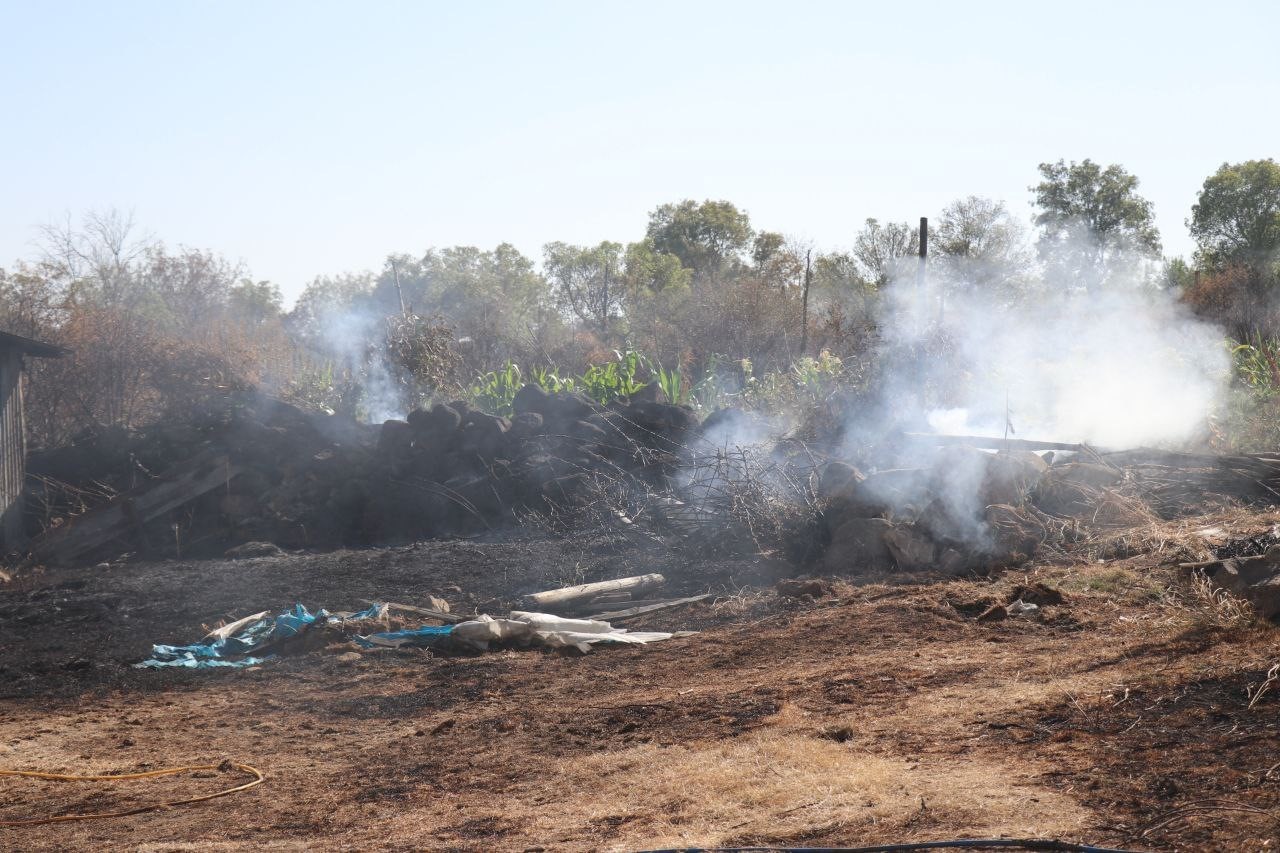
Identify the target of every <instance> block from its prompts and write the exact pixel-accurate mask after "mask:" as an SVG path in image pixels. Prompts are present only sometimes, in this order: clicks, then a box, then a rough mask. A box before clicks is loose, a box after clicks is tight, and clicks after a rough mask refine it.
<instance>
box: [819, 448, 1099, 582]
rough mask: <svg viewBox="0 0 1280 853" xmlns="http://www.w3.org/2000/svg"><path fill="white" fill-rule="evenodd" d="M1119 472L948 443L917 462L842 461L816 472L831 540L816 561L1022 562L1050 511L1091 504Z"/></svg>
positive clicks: (864, 566) (829, 567) (928, 565)
mask: <svg viewBox="0 0 1280 853" xmlns="http://www.w3.org/2000/svg"><path fill="white" fill-rule="evenodd" d="M1123 479H1124V473H1123V471H1121V470H1119V469H1117V468H1113V467H1110V466H1107V465H1101V464H1094V463H1089V462H1065V463H1060V464H1058V465H1056V466H1052V467H1051V466H1050V464H1049V462H1048V461H1046V459H1045V458H1044V457H1042V456H1041V455H1039V454H1036V453H1032V452H1029V451H1011V452H1006V451H1001V452H999V453H986V452H983V451H981V450H976V449H974V448H969V447H963V446H959V447H948V448H943V449H939V450H936V451H930V452H927V453H924V454H923V455H922V456H921V457H920V462H919V463H918V464H917V465H916V466H914V467H901V468H886V469H881V470H877V471H876V472H875V473H872V474H870V475H866V476H864V475H863V474H862V473H861V472H860V471H859V470H858V469H856V468H854V467H853V466H852V465H849V464H847V463H844V462H828V463H826V464H825V465H824V466H823V467H822V468H821V469H820V470H819V472H818V482H817V493H818V498H819V500H820V502H821V506H822V513H823V518H824V522H825V537H826V540H827V548H826V550H825V553H824V554H823V556H822V559H821V561H820V562H821V566H820V568H821V570H822V571H824V572H828V573H842V572H848V571H855V570H856V571H867V570H871V571H874V570H877V569H879V570H888V569H891V568H896V569H899V570H904V571H917V570H923V569H938V570H941V571H945V572H954V573H959V572H964V571H968V570H971V569H973V568H976V567H978V566H980V565H981V566H991V565H1000V564H1007V563H1012V562H1016V561H1019V560H1021V559H1024V558H1026V557H1028V556H1030V555H1031V554H1032V553H1034V552H1035V550H1036V549H1037V548H1038V547H1039V546H1040V545H1041V544H1043V542H1044V540H1045V538H1046V537H1047V535H1048V530H1047V528H1046V525H1045V523H1044V522H1045V519H1046V518H1050V519H1052V518H1063V517H1072V516H1078V515H1080V514H1081V513H1085V512H1093V511H1096V510H1097V508H1098V506H1099V496H1100V495H1105V494H1106V493H1107V492H1106V490H1107V489H1108V488H1110V487H1114V486H1116V485H1118V484H1119V483H1120V482H1121V481H1122V480H1123Z"/></svg>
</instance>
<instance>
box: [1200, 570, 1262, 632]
mask: <svg viewBox="0 0 1280 853" xmlns="http://www.w3.org/2000/svg"><path fill="white" fill-rule="evenodd" d="M1183 603H1184V605H1185V606H1186V607H1187V609H1189V610H1190V611H1191V612H1192V614H1193V616H1194V618H1195V621H1196V622H1197V623H1199V624H1200V625H1202V626H1205V627H1213V628H1217V629H1220V630H1229V629H1238V628H1247V627H1248V626H1250V625H1252V624H1254V623H1256V622H1257V618H1258V617H1257V613H1255V612H1254V609H1253V606H1252V605H1251V604H1249V602H1247V601H1245V600H1244V599H1243V598H1240V597H1238V596H1235V595H1232V594H1231V593H1230V592H1228V591H1227V590H1225V589H1222V588H1221V587H1218V586H1217V585H1216V584H1214V583H1213V581H1211V580H1210V579H1209V577H1208V576H1207V575H1205V573H1204V572H1195V573H1194V574H1193V575H1192V576H1191V582H1190V584H1188V588H1187V594H1186V597H1185V599H1184V601H1183Z"/></svg>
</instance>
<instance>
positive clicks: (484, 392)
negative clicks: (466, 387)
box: [470, 361, 524, 416]
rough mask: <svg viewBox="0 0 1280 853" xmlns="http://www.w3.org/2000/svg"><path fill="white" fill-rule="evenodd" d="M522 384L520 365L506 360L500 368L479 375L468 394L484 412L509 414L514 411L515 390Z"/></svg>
mask: <svg viewBox="0 0 1280 853" xmlns="http://www.w3.org/2000/svg"><path fill="white" fill-rule="evenodd" d="M523 385H524V382H523V381H522V380H521V374H520V367H519V366H518V365H516V364H515V362H511V361H508V362H507V364H506V366H505V367H503V368H502V369H501V370H491V371H489V372H488V373H486V374H484V375H483V376H481V377H479V378H478V379H477V380H476V381H475V383H473V384H472V386H471V388H470V396H471V399H472V400H473V401H474V402H475V404H476V406H478V407H479V408H481V409H483V410H484V411H486V412H489V413H491V414H495V415H504V416H505V415H510V414H512V413H513V412H514V411H515V407H514V403H515V399H516V392H517V391H519V390H520V388H521V387H522V386H523Z"/></svg>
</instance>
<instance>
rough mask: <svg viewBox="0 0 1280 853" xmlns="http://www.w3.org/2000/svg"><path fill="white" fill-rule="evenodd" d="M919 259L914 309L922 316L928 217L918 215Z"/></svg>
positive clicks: (926, 261)
mask: <svg viewBox="0 0 1280 853" xmlns="http://www.w3.org/2000/svg"><path fill="white" fill-rule="evenodd" d="M919 243H920V261H919V263H918V264H917V265H916V309H917V312H918V314H919V316H920V317H922V318H923V316H924V311H923V309H924V270H925V264H926V263H928V258H929V217H927V216H921V217H920V239H919Z"/></svg>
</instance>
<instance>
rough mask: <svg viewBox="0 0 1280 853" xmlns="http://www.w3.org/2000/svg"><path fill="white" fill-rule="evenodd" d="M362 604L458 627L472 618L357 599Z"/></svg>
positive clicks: (391, 603) (403, 605)
mask: <svg viewBox="0 0 1280 853" xmlns="http://www.w3.org/2000/svg"><path fill="white" fill-rule="evenodd" d="M356 601H359V602H360V603H361V604H369V605H373V604H385V605H386V606H387V608H388V609H390V610H403V611H404V612H405V613H413V614H416V615H418V616H427V617H430V618H431V619H438V620H439V621H441V622H444V623H445V624H446V625H456V624H458V623H459V622H466V621H468V620H469V619H470V618H471V617H469V616H459V615H458V614H456V613H445V612H444V611H443V610H432V609H431V608H430V607H416V606H414V605H412V604H396V603H395V602H393V601H370V600H369V599H367V598H357V599H356Z"/></svg>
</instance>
